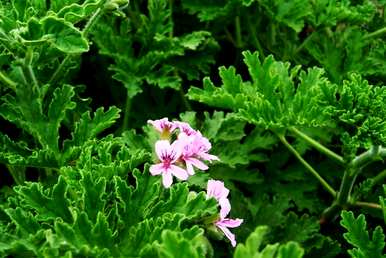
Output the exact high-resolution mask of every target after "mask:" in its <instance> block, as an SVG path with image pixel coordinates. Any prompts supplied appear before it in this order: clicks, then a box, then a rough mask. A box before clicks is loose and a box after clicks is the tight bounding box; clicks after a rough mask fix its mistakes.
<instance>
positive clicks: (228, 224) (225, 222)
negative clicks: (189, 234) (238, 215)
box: [215, 218, 244, 247]
mask: <svg viewBox="0 0 386 258" xmlns="http://www.w3.org/2000/svg"><path fill="white" fill-rule="evenodd" d="M243 221H244V220H243V219H226V218H221V219H220V220H218V221H217V222H216V223H215V224H216V226H217V227H218V228H219V229H221V231H222V232H223V233H224V235H225V236H226V237H227V238H228V239H229V240H230V241H231V245H232V246H233V247H235V246H236V237H235V235H234V234H233V233H232V232H231V231H230V230H229V229H228V228H236V227H238V226H240V225H241V223H243Z"/></svg>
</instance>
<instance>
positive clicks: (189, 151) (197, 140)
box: [178, 131, 218, 175]
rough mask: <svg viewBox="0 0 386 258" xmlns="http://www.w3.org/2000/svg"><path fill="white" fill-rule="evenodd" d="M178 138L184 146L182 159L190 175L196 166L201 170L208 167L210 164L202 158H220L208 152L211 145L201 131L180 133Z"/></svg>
mask: <svg viewBox="0 0 386 258" xmlns="http://www.w3.org/2000/svg"><path fill="white" fill-rule="evenodd" d="M178 140H179V141H180V142H181V145H182V146H183V147H182V157H181V159H182V160H183V161H184V162H185V165H186V169H187V171H188V173H189V175H193V174H194V169H193V167H196V168H198V169H200V170H207V169H208V166H207V165H205V164H204V163H203V162H202V161H201V160H200V159H203V160H209V161H212V160H218V158H217V157H216V156H214V155H210V154H208V153H207V152H208V150H209V149H210V148H211V145H210V143H209V141H208V139H206V138H205V137H203V136H202V135H201V133H200V132H199V131H197V132H196V133H195V134H192V135H187V134H185V133H180V134H179V135H178ZM208 144H209V145H208Z"/></svg>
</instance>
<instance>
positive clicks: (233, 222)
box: [206, 180, 244, 247]
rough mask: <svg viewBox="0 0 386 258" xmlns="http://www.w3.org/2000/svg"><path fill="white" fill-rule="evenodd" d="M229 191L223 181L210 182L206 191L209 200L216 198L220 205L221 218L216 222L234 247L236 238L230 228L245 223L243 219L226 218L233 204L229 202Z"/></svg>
mask: <svg viewBox="0 0 386 258" xmlns="http://www.w3.org/2000/svg"><path fill="white" fill-rule="evenodd" d="M228 194H229V190H228V189H227V188H226V187H225V186H224V183H223V182H222V181H218V180H209V181H208V186H207V190H206V196H207V198H215V199H216V200H217V202H218V203H219V205H220V218H219V219H218V220H217V221H215V222H214V224H215V225H216V227H218V228H219V229H220V230H221V231H222V232H223V233H224V235H225V236H226V237H227V238H228V239H229V240H230V241H231V244H232V246H233V247H235V246H236V237H235V235H234V234H232V232H231V231H230V230H229V229H228V228H235V227H238V226H240V225H241V223H243V221H244V220H243V219H230V218H226V216H228V214H229V212H230V211H231V204H230V202H229V200H228Z"/></svg>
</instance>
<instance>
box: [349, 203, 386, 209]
mask: <svg viewBox="0 0 386 258" xmlns="http://www.w3.org/2000/svg"><path fill="white" fill-rule="evenodd" d="M350 205H352V206H357V207H362V208H371V209H378V210H382V206H381V205H379V204H377V203H372V202H354V203H352V204H350Z"/></svg>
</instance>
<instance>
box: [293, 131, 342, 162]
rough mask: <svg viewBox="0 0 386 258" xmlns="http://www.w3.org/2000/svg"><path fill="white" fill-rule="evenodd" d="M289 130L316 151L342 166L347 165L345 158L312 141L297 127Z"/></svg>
mask: <svg viewBox="0 0 386 258" xmlns="http://www.w3.org/2000/svg"><path fill="white" fill-rule="evenodd" d="M289 130H290V131H291V132H292V133H294V134H295V135H296V136H298V137H299V138H301V139H303V140H304V141H306V142H307V143H308V144H310V145H311V146H313V147H314V148H315V149H317V150H318V151H320V152H321V153H323V154H324V155H326V156H327V157H329V158H331V159H333V160H335V161H336V162H338V163H339V164H341V165H344V164H345V162H344V159H343V157H341V156H340V155H338V154H336V153H335V152H333V151H332V150H330V149H328V148H327V147H325V146H323V145H322V144H320V143H319V142H317V141H315V140H314V139H312V138H311V137H309V136H308V135H306V134H305V133H303V132H301V131H299V130H298V129H296V128H295V127H291V128H289Z"/></svg>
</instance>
